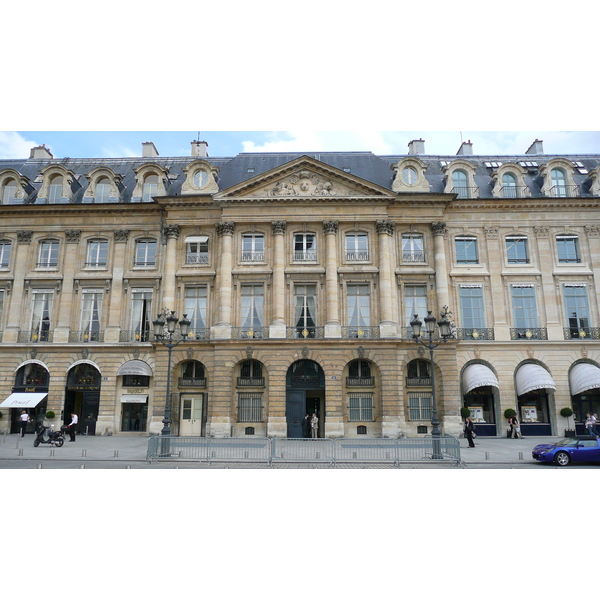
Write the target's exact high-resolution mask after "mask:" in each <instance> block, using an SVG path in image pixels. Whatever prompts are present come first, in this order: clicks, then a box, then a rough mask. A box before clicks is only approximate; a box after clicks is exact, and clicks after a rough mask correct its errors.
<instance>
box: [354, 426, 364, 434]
mask: <svg viewBox="0 0 600 600" xmlns="http://www.w3.org/2000/svg"><path fill="white" fill-rule="evenodd" d="M356 434H357V435H367V426H366V425H359V426H358V427H357V428H356Z"/></svg>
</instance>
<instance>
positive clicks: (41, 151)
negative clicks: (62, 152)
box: [29, 144, 54, 159]
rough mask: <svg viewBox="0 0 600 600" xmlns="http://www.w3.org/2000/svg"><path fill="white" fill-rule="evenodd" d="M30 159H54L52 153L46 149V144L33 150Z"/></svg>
mask: <svg viewBox="0 0 600 600" xmlns="http://www.w3.org/2000/svg"><path fill="white" fill-rule="evenodd" d="M29 158H30V159H32V158H54V156H53V155H52V152H50V150H48V148H46V144H42V145H41V146H36V147H35V148H32V149H31V151H30V153H29Z"/></svg>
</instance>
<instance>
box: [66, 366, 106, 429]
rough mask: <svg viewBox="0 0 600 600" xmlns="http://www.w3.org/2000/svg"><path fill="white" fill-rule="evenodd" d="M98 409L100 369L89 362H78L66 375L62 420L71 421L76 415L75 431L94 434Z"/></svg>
mask: <svg viewBox="0 0 600 600" xmlns="http://www.w3.org/2000/svg"><path fill="white" fill-rule="evenodd" d="M99 410H100V371H98V369H96V367H94V365H91V364H89V363H79V364H78V365H75V366H74V367H72V368H71V370H70V371H69V373H68V375H67V387H66V389H65V404H64V410H63V421H64V422H65V424H68V423H70V422H71V413H75V414H76V415H77V427H76V429H75V431H76V432H77V433H79V434H80V435H96V423H97V421H98V411H99Z"/></svg>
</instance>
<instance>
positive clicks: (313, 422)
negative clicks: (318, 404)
mask: <svg viewBox="0 0 600 600" xmlns="http://www.w3.org/2000/svg"><path fill="white" fill-rule="evenodd" d="M310 426H311V428H312V436H313V438H317V437H319V436H318V435H317V434H318V430H319V418H318V417H317V413H313V416H312V419H311V420H310Z"/></svg>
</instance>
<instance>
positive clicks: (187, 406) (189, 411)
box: [179, 394, 204, 436]
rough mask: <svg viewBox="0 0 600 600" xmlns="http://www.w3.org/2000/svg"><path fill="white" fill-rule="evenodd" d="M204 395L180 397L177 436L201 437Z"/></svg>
mask: <svg viewBox="0 0 600 600" xmlns="http://www.w3.org/2000/svg"><path fill="white" fill-rule="evenodd" d="M203 403H204V394H198V395H197V396H196V395H182V396H181V414H180V421H179V435H197V436H199V435H202V414H203V413H202V406H203Z"/></svg>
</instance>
